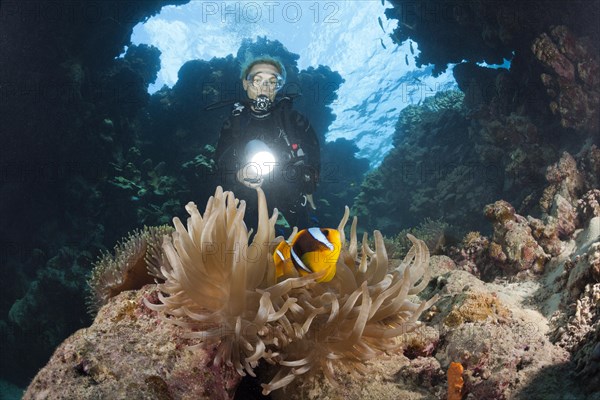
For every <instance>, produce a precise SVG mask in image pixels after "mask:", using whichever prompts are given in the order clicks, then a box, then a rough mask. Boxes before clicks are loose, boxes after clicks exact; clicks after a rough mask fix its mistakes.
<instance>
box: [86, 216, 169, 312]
mask: <svg viewBox="0 0 600 400" xmlns="http://www.w3.org/2000/svg"><path fill="white" fill-rule="evenodd" d="M171 232H173V228H171V227H170V226H167V225H162V226H152V227H148V226H146V227H144V228H143V229H142V230H135V231H133V232H131V233H129V235H128V236H127V237H126V238H125V239H123V240H122V241H121V242H119V243H117V245H116V246H115V249H114V254H111V253H109V252H105V253H103V254H102V255H101V256H100V257H99V258H98V261H96V262H95V263H94V267H93V269H92V272H91V274H90V277H89V279H88V288H89V295H88V310H89V312H90V314H92V315H94V314H96V312H97V311H98V309H99V308H100V307H101V306H103V305H104V304H106V303H107V302H108V300H109V299H110V298H111V297H114V296H116V295H117V294H119V293H121V292H122V291H124V290H135V289H140V288H142V286H144V285H146V284H149V283H153V282H154V279H153V277H152V276H154V277H157V278H161V276H160V267H159V265H162V266H165V265H167V260H166V258H165V257H164V253H163V251H162V249H161V244H162V239H163V237H164V236H165V235H169V234H171Z"/></svg>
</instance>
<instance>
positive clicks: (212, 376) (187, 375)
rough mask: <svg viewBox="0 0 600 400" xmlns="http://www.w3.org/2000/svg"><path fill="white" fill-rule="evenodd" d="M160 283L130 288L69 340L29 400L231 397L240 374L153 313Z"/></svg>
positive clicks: (42, 374) (35, 381)
mask: <svg viewBox="0 0 600 400" xmlns="http://www.w3.org/2000/svg"><path fill="white" fill-rule="evenodd" d="M144 298H147V299H150V301H154V302H156V301H157V298H156V293H155V287H154V286H146V287H144V288H143V289H142V290H139V291H126V292H122V293H121V294H119V295H117V296H116V297H113V298H112V299H110V300H109V302H108V304H107V305H105V306H104V307H102V308H101V309H100V311H99V312H98V316H97V317H96V320H95V321H94V324H93V325H92V326H91V327H89V328H85V329H81V330H79V331H77V332H75V333H74V334H73V335H71V336H70V337H69V338H67V339H66V340H65V341H64V342H63V343H62V344H61V345H60V346H59V347H58V348H57V349H56V351H55V352H54V355H53V356H52V358H51V359H50V361H49V362H48V364H47V365H46V366H45V367H44V368H43V369H42V370H41V371H40V372H39V373H38V374H37V375H36V377H35V378H34V379H33V381H32V382H31V384H30V386H29V388H28V389H27V392H26V393H25V395H24V397H23V398H24V399H26V400H27V399H57V398H59V399H79V400H85V399H132V400H133V399H190V400H191V399H194V400H196V399H211V400H212V399H230V398H232V397H233V394H234V391H235V389H236V387H237V384H238V382H239V381H240V379H241V377H240V376H239V375H238V374H237V373H236V372H235V370H234V369H233V368H229V367H225V366H222V367H215V366H212V362H211V361H212V358H213V356H214V354H213V350H212V349H211V348H204V349H197V350H194V351H192V350H191V349H189V345H192V344H196V342H198V341H197V340H195V341H194V340H188V339H179V338H180V337H181V335H179V334H178V331H179V330H181V328H178V327H174V326H173V325H172V324H168V323H165V322H163V321H160V320H158V319H157V318H156V314H155V313H154V312H152V311H150V310H148V308H146V306H145V305H144V303H143V299H144Z"/></svg>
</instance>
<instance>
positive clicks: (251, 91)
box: [242, 64, 279, 101]
mask: <svg viewBox="0 0 600 400" xmlns="http://www.w3.org/2000/svg"><path fill="white" fill-rule="evenodd" d="M278 76H279V71H278V70H277V68H276V67H275V66H273V65H271V64H256V65H255V66H253V67H252V68H251V69H250V72H249V73H248V76H246V77H245V78H244V79H243V80H242V85H243V86H244V90H245V91H246V94H247V95H248V97H249V98H250V99H251V100H254V99H256V98H257V97H258V96H259V95H261V94H263V95H265V96H267V97H268V98H269V99H270V100H271V101H274V100H275V94H277V90H278V89H279V88H278V87H277V77H278Z"/></svg>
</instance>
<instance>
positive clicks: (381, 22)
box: [377, 17, 385, 33]
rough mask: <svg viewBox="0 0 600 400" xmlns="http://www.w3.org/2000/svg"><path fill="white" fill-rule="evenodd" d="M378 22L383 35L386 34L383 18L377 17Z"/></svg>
mask: <svg viewBox="0 0 600 400" xmlns="http://www.w3.org/2000/svg"><path fill="white" fill-rule="evenodd" d="M377 22H379V26H380V27H381V30H382V31H383V33H385V29H384V28H383V21H382V20H381V17H377Z"/></svg>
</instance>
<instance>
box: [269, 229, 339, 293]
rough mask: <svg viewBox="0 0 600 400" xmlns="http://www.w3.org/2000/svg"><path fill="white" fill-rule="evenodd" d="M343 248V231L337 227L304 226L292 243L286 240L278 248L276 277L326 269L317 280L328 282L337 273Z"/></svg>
mask: <svg viewBox="0 0 600 400" xmlns="http://www.w3.org/2000/svg"><path fill="white" fill-rule="evenodd" d="M340 249H341V241H340V233H339V232H338V231H337V230H336V229H330V228H308V229H303V230H301V231H300V232H298V233H297V234H296V236H295V237H294V238H293V239H292V241H291V243H288V242H287V241H285V240H284V241H282V242H281V243H279V245H278V246H277V248H276V249H275V252H274V253H273V261H274V262H275V273H276V275H277V279H279V278H280V277H282V276H297V274H300V275H301V276H305V275H308V274H312V273H314V272H320V271H325V275H323V276H322V277H320V278H319V279H317V282H329V281H330V280H331V279H332V278H333V277H334V275H335V271H336V268H335V265H336V263H337V260H338V258H339V257H340Z"/></svg>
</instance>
